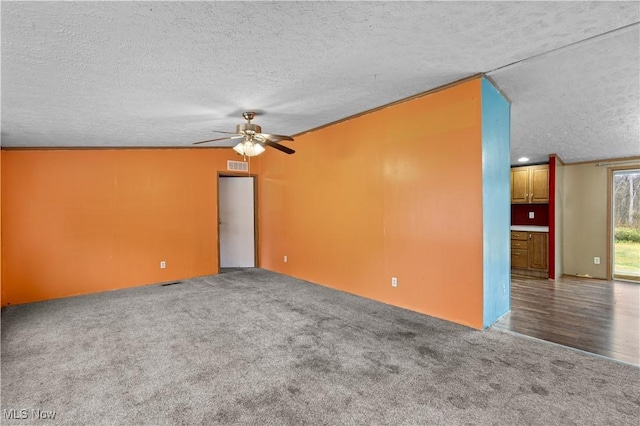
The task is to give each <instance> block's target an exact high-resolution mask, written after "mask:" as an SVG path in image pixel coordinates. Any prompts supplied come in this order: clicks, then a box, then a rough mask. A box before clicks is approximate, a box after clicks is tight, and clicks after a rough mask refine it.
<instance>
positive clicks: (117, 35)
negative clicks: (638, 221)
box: [1, 2, 640, 162]
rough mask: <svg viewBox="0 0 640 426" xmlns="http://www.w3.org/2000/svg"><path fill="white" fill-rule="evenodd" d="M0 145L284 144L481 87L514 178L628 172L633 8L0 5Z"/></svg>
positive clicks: (634, 136)
mask: <svg viewBox="0 0 640 426" xmlns="http://www.w3.org/2000/svg"><path fill="white" fill-rule="evenodd" d="M1 9H2V29H1V30H2V80H1V88H2V93H1V94H2V99H1V104H2V123H1V124H2V145H3V146H5V147H124V146H155V147H164V146H167V147H169V146H191V143H192V142H194V141H198V140H202V139H210V138H213V137H216V134H214V133H212V132H211V129H219V130H229V131H231V130H233V129H234V128H235V125H236V124H238V123H240V122H242V119H241V117H240V113H241V112H242V111H244V110H258V111H260V112H263V114H262V115H261V116H259V117H258V118H257V119H256V123H258V124H260V125H262V127H263V129H264V131H266V132H269V133H279V134H298V133H301V132H304V131H307V130H310V129H312V128H315V127H318V126H321V125H324V124H327V123H330V122H333V121H336V120H340V119H342V118H345V117H348V116H351V115H354V114H357V113H360V112H363V111H366V110H369V109H372V108H375V107H379V106H381V105H384V104H387V103H389V102H393V101H396V100H399V99H402V98H405V97H408V96H411V95H414V94H417V93H420V92H424V91H426V90H429V89H432V88H435V87H438V86H440V85H443V84H446V83H449V82H452V81H455V80H458V79H461V78H464V77H467V76H470V75H473V74H476V73H480V72H486V73H488V75H489V76H490V77H491V78H492V79H493V80H494V81H495V82H496V83H497V85H498V86H499V87H500V88H501V89H502V90H503V92H505V94H506V95H507V96H508V97H509V98H510V99H511V101H512V117H513V118H512V142H511V143H512V162H515V159H516V158H517V157H519V156H521V155H527V156H529V157H530V158H531V159H532V160H533V161H541V160H545V159H547V157H548V154H550V153H557V154H559V155H560V157H561V158H562V159H564V160H565V161H568V162H575V161H586V160H597V159H608V158H617V157H628V156H635V155H640V142H639V141H640V134H639V132H640V130H639V127H640V126H639V117H640V111H639V104H640V87H639V84H640V83H639V82H640V57H639V55H640V53H639V52H640V41H639V28H640V27H639V26H638V21H640V3H638V2H602V3H600V2H549V3H541V2H366V3H365V2H255V3H239V2H184V3H180V2H37V3H35V2H2V4H1Z"/></svg>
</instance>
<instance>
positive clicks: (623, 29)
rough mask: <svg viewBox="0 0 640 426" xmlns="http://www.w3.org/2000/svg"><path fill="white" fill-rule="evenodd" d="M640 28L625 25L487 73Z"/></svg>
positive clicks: (495, 72) (635, 24)
mask: <svg viewBox="0 0 640 426" xmlns="http://www.w3.org/2000/svg"><path fill="white" fill-rule="evenodd" d="M639 27H640V22H634V23H632V24H629V25H625V26H624V27H620V28H616V29H613V30H611V31H607V32H605V33H602V34H596V35H594V36H591V37H587V38H585V39H582V40H578V41H576V42H573V43H569V44H567V45H564V46H560V47H556V48H555V49H551V50H547V51H546V52H542V53H538V54H537V55H533V56H529V57H528V58H524V59H520V60H519V61H515V62H512V63H510V64H507V65H503V66H501V67H498V68H495V69H492V70H491V71H487V72H486V74H491V75H493V74H499V73H500V71H505V70H507V69H509V68H512V67H515V66H518V65H522V64H525V63H527V62H530V61H532V60H534V59H539V58H543V57H545V56H549V55H552V54H554V53H557V52H559V51H563V50H566V49H572V48H575V47H578V46H581V45H583V44H587V43H592V42H594V41H598V40H604V39H607V38H609V37H613V36H615V35H618V34H619V33H624V32H626V31H630V30H632V29H634V28H635V29H637V28H639Z"/></svg>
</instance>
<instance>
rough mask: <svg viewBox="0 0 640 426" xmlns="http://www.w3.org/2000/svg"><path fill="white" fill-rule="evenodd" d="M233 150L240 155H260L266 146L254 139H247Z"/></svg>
mask: <svg viewBox="0 0 640 426" xmlns="http://www.w3.org/2000/svg"><path fill="white" fill-rule="evenodd" d="M233 150H234V151H235V152H237V153H238V154H240V155H244V156H247V157H255V156H256V155H260V154H262V153H263V152H264V147H263V146H262V145H260V144H257V143H255V142H252V141H245V142H240V143H239V144H238V145H236V146H234V147H233Z"/></svg>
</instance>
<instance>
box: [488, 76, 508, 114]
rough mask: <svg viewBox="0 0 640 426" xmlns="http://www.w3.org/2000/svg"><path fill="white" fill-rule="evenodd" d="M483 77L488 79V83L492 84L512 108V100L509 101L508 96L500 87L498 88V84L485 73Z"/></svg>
mask: <svg viewBox="0 0 640 426" xmlns="http://www.w3.org/2000/svg"><path fill="white" fill-rule="evenodd" d="M482 77H484V78H486V79H487V81H488V82H489V83H491V84H492V85H493V87H494V88H495V89H496V90H497V91H498V93H500V94H501V95H502V97H503V98H504V99H505V100H506V101H507V103H509V106H511V103H512V102H511V99H509V97H508V96H507V94H506V93H504V92H503V91H502V89H501V88H500V86H498V84H497V83H496V82H495V81H494V80H493V79H492V78H491V77H490V76H488V75H487V74H486V73H483V74H482Z"/></svg>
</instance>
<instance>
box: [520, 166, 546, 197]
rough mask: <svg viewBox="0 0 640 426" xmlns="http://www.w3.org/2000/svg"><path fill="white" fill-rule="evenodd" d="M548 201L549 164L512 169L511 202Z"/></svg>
mask: <svg viewBox="0 0 640 426" xmlns="http://www.w3.org/2000/svg"><path fill="white" fill-rule="evenodd" d="M548 202H549V165H548V164H541V165H538V166H524V167H514V168H512V169H511V204H544V203H548Z"/></svg>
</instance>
